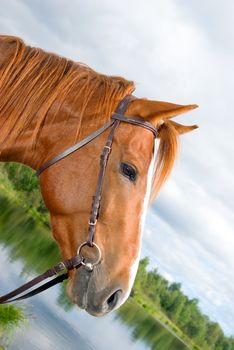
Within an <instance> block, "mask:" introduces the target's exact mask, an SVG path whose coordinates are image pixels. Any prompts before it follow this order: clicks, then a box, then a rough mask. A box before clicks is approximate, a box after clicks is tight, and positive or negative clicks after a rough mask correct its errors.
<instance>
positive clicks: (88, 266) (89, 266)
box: [77, 241, 102, 271]
mask: <svg viewBox="0 0 234 350" xmlns="http://www.w3.org/2000/svg"><path fill="white" fill-rule="evenodd" d="M85 246H89V247H90V244H89V242H87V241H86V242H83V243H82V244H81V245H80V246H79V248H78V249H77V255H79V256H80V257H81V258H83V259H82V261H81V264H82V265H83V266H85V267H86V268H87V270H89V271H92V270H93V267H94V266H96V265H98V264H99V262H100V261H101V257H102V253H101V249H100V248H99V246H98V245H97V244H96V243H94V242H92V246H91V248H92V247H95V248H96V250H97V253H98V254H97V259H96V260H94V262H85V257H84V256H82V254H81V250H82V248H83V247H85Z"/></svg>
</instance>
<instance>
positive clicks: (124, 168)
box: [120, 163, 137, 182]
mask: <svg viewBox="0 0 234 350" xmlns="http://www.w3.org/2000/svg"><path fill="white" fill-rule="evenodd" d="M120 172H121V173H122V174H123V175H124V176H126V177H127V178H129V180H130V181H132V182H134V181H135V180H136V176H137V171H136V169H135V168H134V167H133V166H132V165H130V164H127V163H121V164H120Z"/></svg>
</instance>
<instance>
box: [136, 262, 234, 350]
mask: <svg viewBox="0 0 234 350" xmlns="http://www.w3.org/2000/svg"><path fill="white" fill-rule="evenodd" d="M148 265H149V259H148V258H147V257H146V258H144V259H142V260H141V261H140V264H139V269H138V272H137V277H136V281H135V284H134V288H133V291H132V296H134V295H136V294H137V293H142V295H146V296H147V298H148V299H149V300H150V301H151V302H153V304H154V305H155V307H156V308H160V310H161V311H163V312H164V313H165V314H166V316H167V317H168V318H169V319H170V320H171V321H172V322H173V323H174V324H176V325H177V326H178V328H180V329H181V330H182V331H183V333H185V334H186V335H187V336H188V337H189V338H191V339H193V340H194V342H195V343H196V344H198V345H200V346H201V348H202V349H209V350H234V338H233V337H226V336H225V335H224V333H223V331H222V329H221V327H220V325H219V324H218V323H217V322H213V321H211V320H210V319H209V317H208V316H206V315H204V314H203V313H202V312H201V310H200V308H199V302H198V299H189V298H188V297H187V296H186V295H185V294H184V293H183V292H182V291H181V284H180V283H175V282H174V283H169V282H168V281H167V280H166V279H165V278H164V277H163V276H161V275H160V274H159V273H158V270H157V269H153V270H151V271H148Z"/></svg>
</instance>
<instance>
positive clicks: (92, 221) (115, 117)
mask: <svg viewBox="0 0 234 350" xmlns="http://www.w3.org/2000/svg"><path fill="white" fill-rule="evenodd" d="M132 98H133V96H131V95H128V96H126V97H125V98H124V99H123V100H122V101H121V102H120V104H119V106H118V108H117V109H116V112H114V113H113V114H112V116H111V119H110V120H108V121H107V122H106V123H105V124H104V125H103V126H102V127H101V128H100V129H98V130H96V131H94V132H93V133H92V134H90V135H89V136H87V137H86V138H85V139H83V140H81V141H80V142H78V143H76V144H75V145H73V146H72V147H70V148H68V149H66V150H65V151H64V152H62V153H60V154H59V155H57V156H56V157H54V158H52V159H50V160H49V161H47V162H46V163H44V164H43V165H41V167H40V168H39V169H38V170H37V171H36V175H37V176H39V175H40V174H41V173H42V172H43V171H44V170H45V169H47V168H48V167H50V166H51V165H53V164H55V163H57V162H58V161H60V160H61V159H63V158H65V157H67V156H69V155H70V154H72V153H73V152H75V151H77V150H79V149H80V148H82V147H83V146H85V145H87V144H88V143H89V142H91V141H92V140H94V139H95V138H96V137H98V136H99V135H100V134H102V133H103V132H104V131H106V130H107V129H109V128H110V132H109V134H108V136H107V139H106V142H105V146H104V147H103V150H102V153H101V156H100V168H99V174H98V180H97V187H96V191H95V195H94V197H93V203H92V208H91V214H90V217H89V221H88V238H87V240H86V241H85V242H83V243H82V244H81V245H80V246H79V247H78V249H77V255H75V256H74V257H73V258H71V259H67V260H64V261H62V262H60V263H59V264H57V265H55V266H54V267H53V268H51V269H49V270H47V271H46V272H44V273H43V274H41V275H39V276H37V277H36V278H34V279H33V280H31V281H30V282H27V283H26V284H24V285H23V286H21V287H19V288H17V289H15V290H14V291H12V292H10V293H8V294H6V295H4V296H2V297H0V304H5V303H10V302H12V301H16V300H22V299H26V298H29V297H31V296H33V295H36V294H38V293H40V292H42V291H44V290H46V289H48V288H50V287H52V286H53V285H55V284H57V283H60V282H62V281H64V280H65V279H66V278H68V273H67V271H68V270H72V269H74V268H78V267H80V266H81V265H83V266H84V267H85V268H86V269H87V270H89V271H92V270H93V268H94V266H95V265H97V264H99V263H100V261H101V249H100V248H99V246H98V245H97V244H96V243H95V242H94V235H95V230H96V225H97V222H98V218H99V209H100V203H101V196H102V188H103V181H104V176H105V171H106V166H107V162H108V158H109V155H110V152H111V149H112V144H113V139H114V134H115V130H116V129H117V127H118V126H119V124H120V123H121V122H123V123H128V124H133V125H137V126H140V127H143V128H145V129H148V130H150V131H151V132H152V133H153V136H154V138H156V137H157V133H158V132H157V129H156V128H155V126H154V125H152V124H150V123H148V122H146V121H144V120H143V119H141V118H136V117H125V116H124V113H125V111H126V109H127V107H128V105H129V103H130V101H131V100H132ZM85 246H89V247H92V248H95V249H96V252H97V257H96V259H95V261H92V262H89V261H86V259H85V257H84V256H82V249H83V247H85ZM61 273H62V274H61ZM55 275H57V277H55V278H54V279H53V280H51V281H49V282H47V283H45V284H43V285H42V286H40V287H37V288H36V289H34V290H32V291H30V292H28V293H26V294H24V295H22V296H20V297H17V298H15V297H16V296H17V295H19V294H22V293H23V292H25V291H26V290H28V289H30V288H32V287H33V286H35V285H36V284H38V283H40V282H41V281H43V280H45V279H47V278H49V277H53V276H55Z"/></svg>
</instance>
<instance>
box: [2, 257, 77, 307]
mask: <svg viewBox="0 0 234 350" xmlns="http://www.w3.org/2000/svg"><path fill="white" fill-rule="evenodd" d="M81 263H82V258H81V257H80V256H78V255H76V256H74V257H73V258H71V259H68V260H64V261H62V262H60V263H58V264H57V265H55V266H54V267H52V268H50V269H49V270H47V271H45V272H44V273H42V274H41V275H39V276H37V277H35V278H33V279H32V280H31V281H29V282H27V283H25V284H23V285H22V286H20V287H19V288H17V289H15V290H13V291H12V292H10V293H8V294H5V295H3V296H1V297H0V304H6V303H9V302H12V301H14V300H21V299H26V298H28V297H29V296H31V292H30V293H28V294H25V295H23V296H22V297H19V298H16V299H13V298H14V297H16V296H17V295H19V294H22V293H23V292H25V291H27V290H29V289H31V288H32V287H34V286H35V285H37V284H39V283H40V282H42V281H44V280H45V279H47V278H50V277H53V276H56V275H58V274H60V273H61V272H63V271H68V270H71V269H74V268H78V267H79V266H80V265H81ZM60 276H61V275H60ZM60 276H58V277H60ZM67 277H68V275H67V273H64V274H63V280H64V279H66V278H67ZM61 279H62V277H60V278H55V279H54V281H55V283H54V284H57V283H60V282H61ZM51 283H52V282H51ZM54 284H53V285H54ZM47 285H48V283H46V284H45V285H42V286H41V287H39V288H40V291H43V290H45V289H48V288H49V287H47ZM44 286H45V287H44ZM38 293H39V292H38ZM35 294H37V293H35ZM33 295H34V294H33Z"/></svg>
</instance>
